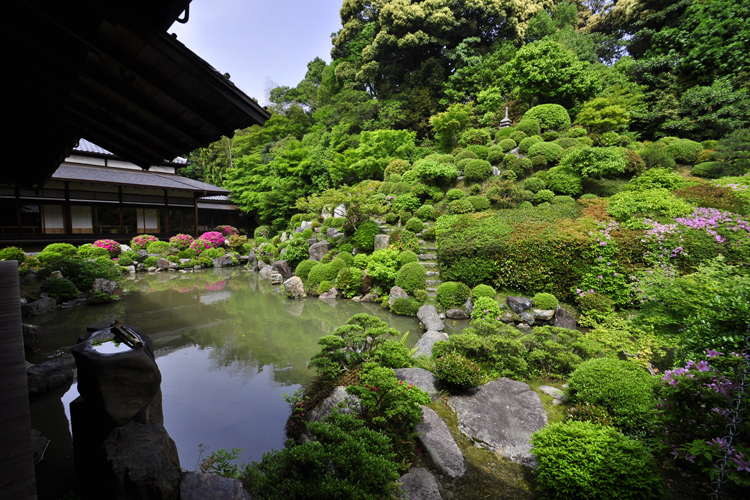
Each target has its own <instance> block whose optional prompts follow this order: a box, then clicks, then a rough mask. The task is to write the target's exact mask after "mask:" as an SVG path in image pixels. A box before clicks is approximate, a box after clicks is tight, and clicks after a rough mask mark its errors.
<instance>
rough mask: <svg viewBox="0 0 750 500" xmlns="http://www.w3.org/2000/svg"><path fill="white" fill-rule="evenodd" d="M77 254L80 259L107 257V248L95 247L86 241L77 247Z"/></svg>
mask: <svg viewBox="0 0 750 500" xmlns="http://www.w3.org/2000/svg"><path fill="white" fill-rule="evenodd" d="M42 253H44V252H42ZM78 256H79V257H80V258H82V259H96V258H98V257H109V250H107V249H106V248H101V247H95V246H93V245H91V243H86V244H84V245H81V246H80V247H78Z"/></svg>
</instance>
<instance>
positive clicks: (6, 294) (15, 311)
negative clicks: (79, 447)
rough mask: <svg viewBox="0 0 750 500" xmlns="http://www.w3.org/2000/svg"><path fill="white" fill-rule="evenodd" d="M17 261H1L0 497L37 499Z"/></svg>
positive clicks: (26, 499) (14, 499)
mask: <svg viewBox="0 0 750 500" xmlns="http://www.w3.org/2000/svg"><path fill="white" fill-rule="evenodd" d="M19 296H20V290H19V285H18V262H16V261H15V260H9V261H3V262H0V381H1V383H2V384H3V390H2V391H0V408H2V411H0V450H2V453H0V498H12V499H13V500H36V478H35V475H34V458H33V454H32V450H31V418H30V416H29V391H28V388H27V386H26V360H25V356H24V350H23V330H22V328H21V303H20V302H19V300H18V297H19Z"/></svg>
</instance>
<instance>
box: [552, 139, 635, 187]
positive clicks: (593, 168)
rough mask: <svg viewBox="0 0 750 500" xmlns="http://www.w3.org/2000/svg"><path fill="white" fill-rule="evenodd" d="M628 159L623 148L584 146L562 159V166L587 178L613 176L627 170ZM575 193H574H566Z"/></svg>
mask: <svg viewBox="0 0 750 500" xmlns="http://www.w3.org/2000/svg"><path fill="white" fill-rule="evenodd" d="M626 165H627V161H626V160H625V155H624V154H623V153H622V149H621V148H616V147H609V148H597V147H583V148H579V149H575V150H572V151H571V152H570V153H569V154H567V155H565V157H564V158H563V159H562V160H560V167H561V168H563V169H565V170H568V171H571V172H577V173H578V174H580V175H581V177H583V178H584V179H586V178H612V177H616V176H618V175H620V174H622V173H624V172H625V167H626ZM565 194H573V193H565Z"/></svg>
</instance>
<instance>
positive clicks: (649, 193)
mask: <svg viewBox="0 0 750 500" xmlns="http://www.w3.org/2000/svg"><path fill="white" fill-rule="evenodd" d="M692 211H693V206H692V205H691V204H690V203H688V202H687V201H685V200H683V199H681V198H678V197H676V196H675V195H673V194H672V193H671V192H670V191H669V190H668V189H664V188H653V189H644V190H642V191H622V192H619V193H617V194H615V195H614V196H612V197H611V198H610V199H609V203H608V204H607V213H609V214H610V215H611V216H612V217H614V218H615V219H617V220H621V221H624V220H627V219H629V218H631V217H633V216H636V215H637V216H640V215H643V216H649V217H650V216H660V215H664V216H668V217H680V216H683V215H687V214H689V213H691V212H692Z"/></svg>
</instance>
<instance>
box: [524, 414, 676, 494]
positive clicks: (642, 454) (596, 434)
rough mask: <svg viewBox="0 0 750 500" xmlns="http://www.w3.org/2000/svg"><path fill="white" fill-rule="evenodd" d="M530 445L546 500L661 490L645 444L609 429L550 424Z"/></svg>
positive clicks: (538, 485) (539, 432) (569, 423)
mask: <svg viewBox="0 0 750 500" xmlns="http://www.w3.org/2000/svg"><path fill="white" fill-rule="evenodd" d="M531 445H532V448H531V453H533V454H534V455H535V456H536V459H537V468H536V478H537V481H536V484H537V489H538V490H539V492H540V493H541V494H542V496H543V498H545V499H561V500H562V499H565V500H567V499H570V498H591V499H594V498H596V499H599V500H608V499H612V500H619V499H650V498H653V499H656V498H661V496H662V494H663V492H664V486H663V484H662V477H661V474H660V473H659V472H658V471H657V469H656V468H655V465H654V461H653V457H652V456H651V454H649V452H648V451H647V449H646V447H645V445H644V444H643V443H641V442H640V441H638V440H635V439H631V438H629V437H627V436H624V435H623V434H621V433H620V432H618V431H617V430H615V429H613V428H612V427H607V426H603V425H597V424H594V423H591V422H577V421H568V422H562V423H554V424H550V425H548V426H546V427H544V428H542V429H541V430H539V431H537V432H536V433H534V434H533V435H532V436H531Z"/></svg>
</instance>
